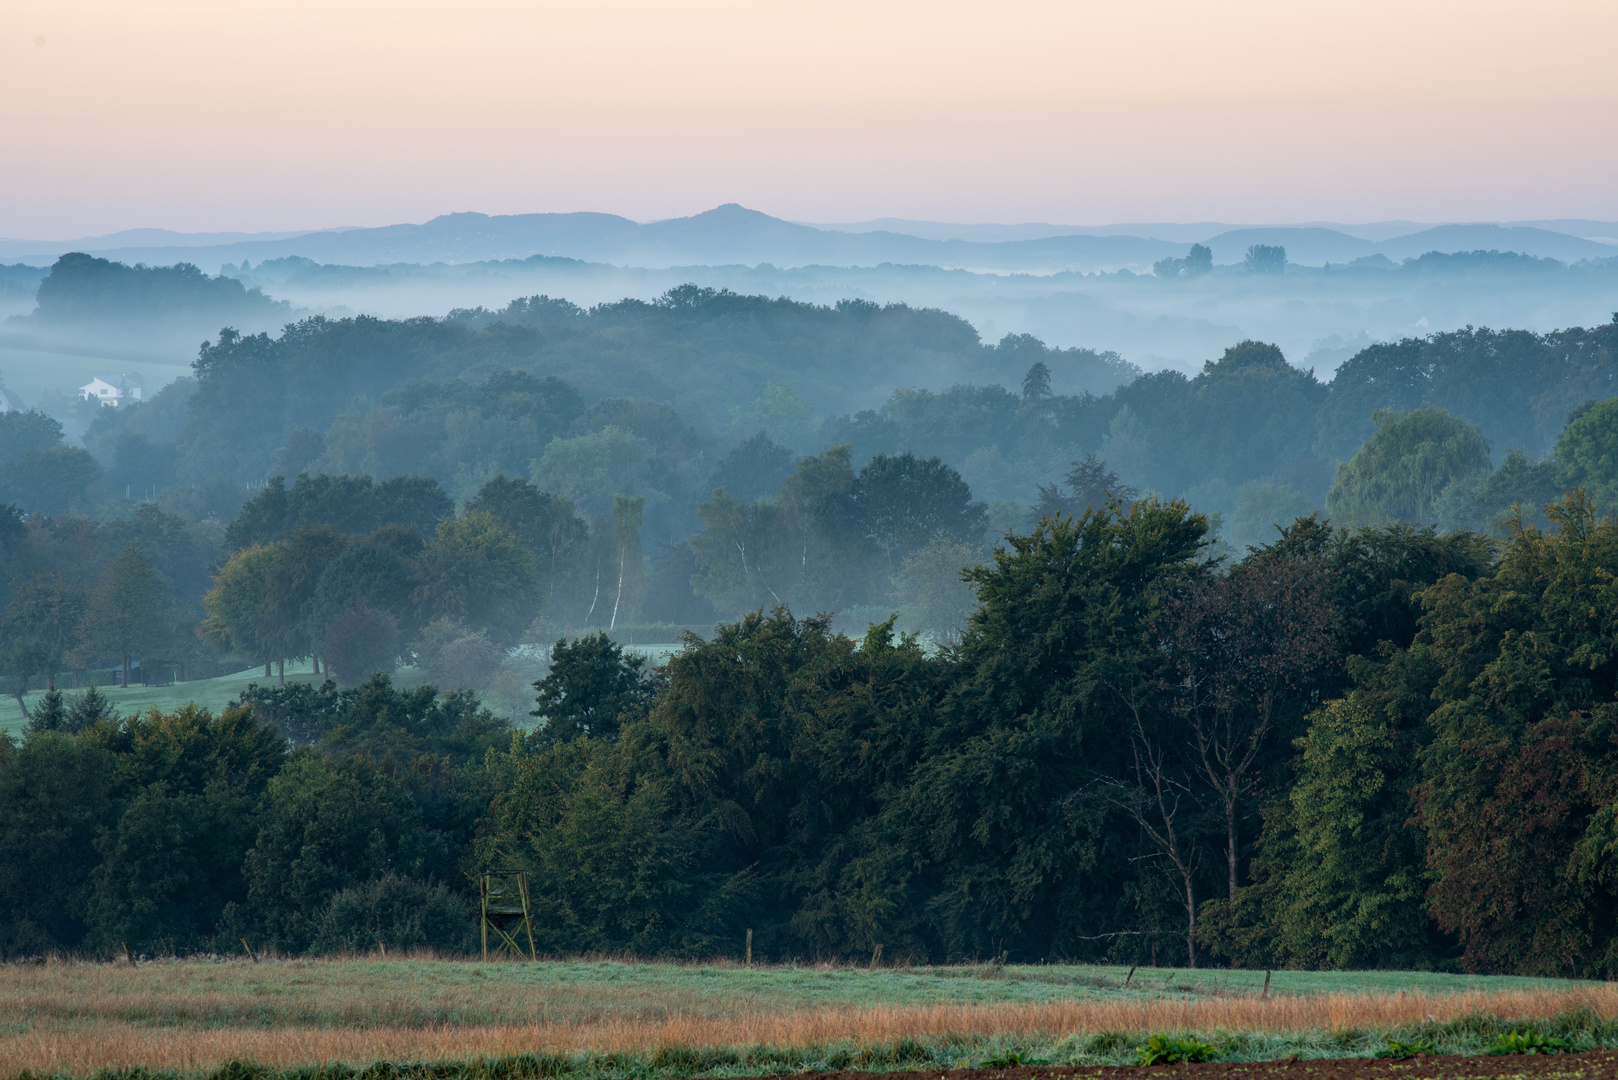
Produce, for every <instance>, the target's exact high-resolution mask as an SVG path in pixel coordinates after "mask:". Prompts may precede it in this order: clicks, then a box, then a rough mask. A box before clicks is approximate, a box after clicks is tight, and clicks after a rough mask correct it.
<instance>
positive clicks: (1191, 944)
mask: <svg viewBox="0 0 1618 1080" xmlns="http://www.w3.org/2000/svg"><path fill="white" fill-rule="evenodd" d="M1185 956H1186V967H1192V968H1194V967H1196V966H1197V893H1196V885H1195V884H1194V883H1193V882H1192V880H1191V876H1190V875H1189V874H1187V875H1186V878H1185Z"/></svg>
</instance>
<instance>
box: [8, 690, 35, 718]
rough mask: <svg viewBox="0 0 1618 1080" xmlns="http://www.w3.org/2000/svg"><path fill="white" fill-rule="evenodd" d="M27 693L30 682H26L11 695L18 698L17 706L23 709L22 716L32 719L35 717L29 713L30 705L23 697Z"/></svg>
mask: <svg viewBox="0 0 1618 1080" xmlns="http://www.w3.org/2000/svg"><path fill="white" fill-rule="evenodd" d="M26 693H28V684H27V683H24V684H23V688H22V689H21V690H19V691H17V692H16V693H15V694H12V695H11V696H12V697H14V698H16V699H17V708H19V709H21V710H22V718H23V719H24V720H32V719H33V717H32V716H29V715H28V705H27V703H26V702H24V701H23V699H22V696H23V695H24V694H26Z"/></svg>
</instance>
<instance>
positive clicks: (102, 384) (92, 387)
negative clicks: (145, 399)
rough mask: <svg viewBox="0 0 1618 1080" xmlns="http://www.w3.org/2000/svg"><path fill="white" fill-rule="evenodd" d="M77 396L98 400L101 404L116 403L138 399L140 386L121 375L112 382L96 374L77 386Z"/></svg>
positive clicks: (87, 399)
mask: <svg viewBox="0 0 1618 1080" xmlns="http://www.w3.org/2000/svg"><path fill="white" fill-rule="evenodd" d="M79 397H81V398H83V399H84V400H85V401H99V402H101V404H103V405H117V404H118V403H119V402H120V401H139V400H140V387H138V386H136V385H135V384H134V383H132V382H130V381H129V379H128V378H126V377H125V376H123V375H120V376H118V378H117V379H115V380H113V381H112V382H108V381H107V380H106V379H103V378H101V377H100V376H99V375H98V376H96V377H95V378H93V379H91V380H90V381H89V382H87V383H85V384H84V385H83V386H81V387H79Z"/></svg>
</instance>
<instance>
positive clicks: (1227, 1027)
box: [0, 986, 1618, 1076]
mask: <svg viewBox="0 0 1618 1080" xmlns="http://www.w3.org/2000/svg"><path fill="white" fill-rule="evenodd" d="M1576 1008H1583V1009H1589V1010H1591V1011H1592V1012H1594V1013H1595V1014H1597V1015H1598V1016H1601V1017H1603V1018H1607V1019H1611V1018H1613V1017H1615V1016H1618V988H1614V987H1605V986H1603V987H1590V988H1588V989H1578V990H1551V989H1547V990H1517V991H1504V992H1493V993H1462V994H1445V995H1430V994H1420V993H1405V994H1323V995H1317V996H1313V997H1278V998H1272V999H1269V1000H1261V999H1259V998H1256V997H1224V998H1204V999H1191V1000H1173V999H1160V1000H1155V1001H1139V1000H1135V1001H1131V1000H1123V999H1119V1000H1077V1001H1063V1002H1047V1003H1038V1004H1027V1003H1022V1004H1001V1005H931V1006H910V1007H905V1006H881V1007H875V1008H861V1009H848V1008H842V1009H799V1010H795V1011H792V1012H787V1013H775V1014H766V1013H755V1014H744V1015H735V1016H729V1017H711V1016H706V1017H695V1016H683V1015H676V1016H672V1017H669V1018H667V1019H664V1020H660V1021H649V1020H643V1019H635V1018H617V1019H606V1020H602V1021H599V1022H575V1023H542V1024H529V1025H522V1024H502V1025H453V1026H450V1025H439V1026H431V1027H369V1028H295V1027H280V1028H268V1029H266V1028H233V1027H207V1028H197V1027H189V1026H188V1027H180V1028H166V1029H159V1028H151V1027H141V1026H136V1025H134V1024H130V1023H127V1022H120V1021H93V1022H87V1023H85V1024H83V1025H80V1026H75V1027H73V1028H70V1029H64V1030H56V1031H51V1030H35V1031H31V1032H28V1033H26V1034H21V1035H15V1036H11V1037H5V1038H0V1076H14V1075H16V1074H17V1073H19V1072H21V1071H23V1070H24V1069H31V1070H34V1071H36V1072H71V1073H77V1074H81V1075H83V1074H88V1073H91V1072H94V1071H95V1070H97V1069H102V1068H108V1067H118V1066H137V1065H138V1066H145V1067H148V1068H154V1069H174V1070H192V1069H203V1068H208V1067H212V1066H216V1065H220V1064H222V1063H224V1062H227V1061H230V1060H233V1059H240V1060H250V1061H257V1062H261V1063H263V1064H266V1065H272V1066H279V1067H286V1066H294V1065H307V1064H314V1063H317V1062H325V1061H343V1062H347V1063H349V1064H355V1065H361V1064H368V1063H370V1062H372V1061H378V1060H390V1061H398V1062H405V1061H423V1060H457V1059H460V1060H464V1059H468V1058H475V1057H481V1056H503V1055H511V1054H519V1053H552V1054H574V1053H580V1052H584V1051H592V1050H593V1051H598V1052H603V1053H613V1052H628V1053H651V1052H655V1051H656V1050H658V1049H659V1048H661V1047H664V1046H689V1047H746V1046H773V1047H780V1048H787V1047H805V1046H811V1045H815V1044H822V1045H823V1044H828V1043H837V1042H858V1043H866V1044H873V1043H891V1042H894V1041H896V1040H899V1039H902V1038H914V1039H926V1038H940V1037H949V1036H972V1035H1011V1036H1024V1037H1026V1036H1044V1037H1061V1036H1065V1035H1068V1034H1075V1033H1077V1034H1083V1033H1088V1032H1095V1031H1109V1030H1110V1031H1125V1032H1136V1033H1140V1032H1155V1031H1193V1032H1198V1033H1201V1034H1203V1035H1205V1036H1206V1035H1210V1034H1212V1033H1214V1032H1218V1031H1228V1032H1255V1033H1267V1034H1287V1033H1302V1032H1323V1031H1334V1030H1342V1029H1345V1028H1360V1029H1378V1028H1392V1027H1397V1026H1399V1025H1404V1024H1414V1023H1420V1022H1422V1021H1428V1020H1434V1021H1440V1022H1442V1021H1447V1020H1452V1019H1455V1018H1457V1017H1460V1016H1465V1015H1469V1014H1478V1013H1482V1014H1488V1015H1494V1016H1499V1017H1503V1018H1510V1019H1523V1018H1539V1019H1545V1018H1549V1017H1552V1016H1556V1015H1559V1014H1562V1013H1565V1012H1568V1011H1570V1010H1572V1009H1576Z"/></svg>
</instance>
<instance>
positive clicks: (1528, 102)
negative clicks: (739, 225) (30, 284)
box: [0, 0, 1618, 239]
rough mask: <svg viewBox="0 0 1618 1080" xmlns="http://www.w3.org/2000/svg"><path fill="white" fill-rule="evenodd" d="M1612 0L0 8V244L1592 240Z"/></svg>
mask: <svg viewBox="0 0 1618 1080" xmlns="http://www.w3.org/2000/svg"><path fill="white" fill-rule="evenodd" d="M1615 41H1618V3H1615V2H1614V0H1535V2H1533V3H1527V2H1523V0H1513V2H1510V3H1506V2H1498V0H1352V2H1341V3H1328V2H1322V0H1273V2H1272V0H1224V2H1219V0H1111V2H1107V3H1092V2H1086V0H1066V2H1037V0H1026V2H1019V0H996V2H994V3H989V2H987V0H980V2H978V3H971V4H967V3H955V2H950V0H925V2H910V0H857V2H845V0H817V2H815V3H801V2H792V3H788V2H767V0H751V2H741V0H689V2H679V0H578V2H568V3H549V2H543V0H521V2H517V0H456V2H454V3H448V2H437V3H422V2H416V0H386V2H378V0H140V2H138V3H134V2H130V0H48V2H47V0H0V236H4V237H11V238H19V239H67V238H75V237H79V236H87V235H95V234H100V233H105V232H110V231H114V230H117V229H124V228H137V227H162V228H169V229H176V230H180V231H220V230H230V231H259V230H287V229H304V228H316V227H331V226H342V225H383V224H390V223H395V222H401V221H424V220H426V219H428V218H431V217H433V216H436V215H438V214H442V213H447V212H452V211H460V210H476V211H482V212H485V213H528V212H538V211H571V210H597V211H606V212H611V213H617V214H623V215H625V216H627V217H631V218H635V219H637V220H643V221H644V220H652V219H657V218H665V217H674V216H680V215H684V214H690V213H695V212H698V211H701V210H705V209H709V208H711V207H713V206H716V205H718V204H721V203H726V202H739V203H742V204H744V205H746V206H749V207H752V208H754V209H758V210H763V211H765V212H766V213H770V214H775V215H777V216H780V217H785V218H789V219H793V220H800V221H858V220H864V219H869V218H874V217H881V216H894V217H909V218H925V219H932V220H945V221H963V222H1019V221H1047V222H1060V223H1065V224H1105V223H1109V222H1117V221H1207V220H1213V221H1227V222H1253V223H1259V222H1287V221H1313V220H1335V221H1344V222H1364V221H1376V220H1386V219H1390V218H1402V219H1410V220H1416V221H1482V220H1523V219H1538V218H1560V217H1586V218H1596V219H1604V220H1618V63H1614V62H1613V43H1614V42H1615Z"/></svg>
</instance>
